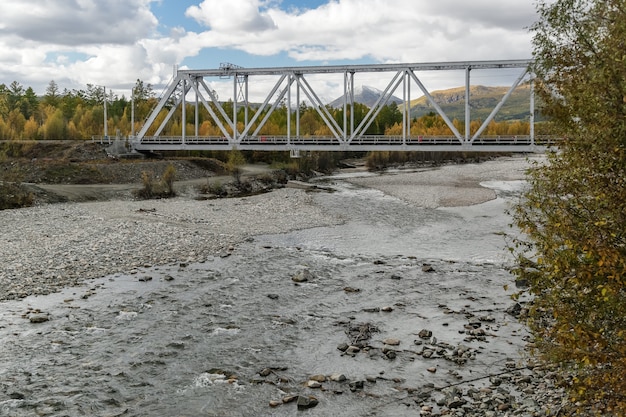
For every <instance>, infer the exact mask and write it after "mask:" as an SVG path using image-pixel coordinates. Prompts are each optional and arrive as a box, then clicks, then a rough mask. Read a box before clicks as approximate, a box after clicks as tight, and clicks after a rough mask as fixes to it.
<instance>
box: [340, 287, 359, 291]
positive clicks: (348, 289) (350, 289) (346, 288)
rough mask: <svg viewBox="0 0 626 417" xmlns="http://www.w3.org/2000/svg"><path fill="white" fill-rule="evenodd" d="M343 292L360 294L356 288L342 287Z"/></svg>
mask: <svg viewBox="0 0 626 417" xmlns="http://www.w3.org/2000/svg"><path fill="white" fill-rule="evenodd" d="M343 290H344V291H345V292H360V291H361V290H360V289H358V288H353V287H344V288H343Z"/></svg>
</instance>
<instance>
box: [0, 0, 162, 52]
mask: <svg viewBox="0 0 626 417" xmlns="http://www.w3.org/2000/svg"><path fill="white" fill-rule="evenodd" d="M150 2H151V0H107V1H102V0H99V1H96V0H46V1H29V2H24V0H2V3H0V16H2V19H3V25H2V27H0V36H4V35H6V34H11V35H15V36H17V37H19V38H21V39H24V40H32V41H38V42H43V43H50V44H57V45H68V46H76V45H85V44H106V43H111V44H132V43H134V42H135V41H136V40H138V39H141V38H142V37H145V36H148V35H150V33H151V32H152V31H153V30H154V29H155V28H156V25H157V20H156V18H155V17H154V15H153V14H152V13H151V12H150V9H149V5H150Z"/></svg>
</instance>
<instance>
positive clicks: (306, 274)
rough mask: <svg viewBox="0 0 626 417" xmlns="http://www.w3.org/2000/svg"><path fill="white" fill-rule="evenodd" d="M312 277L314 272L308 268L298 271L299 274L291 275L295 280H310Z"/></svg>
mask: <svg viewBox="0 0 626 417" xmlns="http://www.w3.org/2000/svg"><path fill="white" fill-rule="evenodd" d="M311 279H313V274H311V272H310V271H309V270H308V269H304V270H302V271H300V272H298V273H297V274H295V275H294V276H293V277H291V280H292V281H293V282H298V283H300V282H308V281H310V280H311Z"/></svg>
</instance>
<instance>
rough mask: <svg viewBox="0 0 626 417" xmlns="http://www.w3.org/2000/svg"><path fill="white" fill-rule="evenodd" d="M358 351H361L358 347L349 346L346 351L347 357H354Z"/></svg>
mask: <svg viewBox="0 0 626 417" xmlns="http://www.w3.org/2000/svg"><path fill="white" fill-rule="evenodd" d="M360 351H361V349H360V348H359V347H358V346H349V347H348V349H346V353H347V354H348V355H354V354H356V353H358V352H360Z"/></svg>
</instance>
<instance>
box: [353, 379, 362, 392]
mask: <svg viewBox="0 0 626 417" xmlns="http://www.w3.org/2000/svg"><path fill="white" fill-rule="evenodd" d="M364 386H365V382H364V381H354V382H350V391H352V392H354V391H358V390H362V389H363V387H364Z"/></svg>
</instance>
